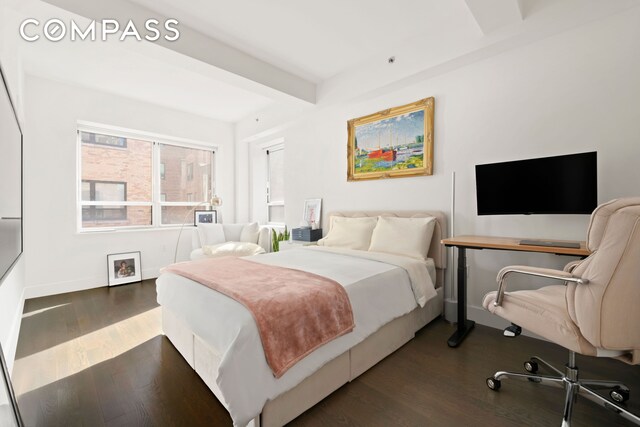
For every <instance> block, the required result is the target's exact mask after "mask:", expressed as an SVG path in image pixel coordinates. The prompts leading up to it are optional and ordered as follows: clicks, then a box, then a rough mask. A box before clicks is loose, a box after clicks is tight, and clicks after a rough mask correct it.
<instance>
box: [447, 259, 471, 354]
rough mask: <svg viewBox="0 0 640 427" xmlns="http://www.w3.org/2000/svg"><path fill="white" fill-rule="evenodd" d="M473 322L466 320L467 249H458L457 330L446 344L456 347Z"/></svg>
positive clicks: (469, 330)
mask: <svg viewBox="0 0 640 427" xmlns="http://www.w3.org/2000/svg"><path fill="white" fill-rule="evenodd" d="M475 324H476V322H474V321H473V320H467V249H466V248H460V247H459V248H458V329H456V331H455V332H454V333H453V335H451V338H449V341H447V344H449V347H457V346H459V345H460V343H462V341H463V340H464V338H465V337H466V336H467V334H468V333H469V332H471V329H473V326H474V325H475Z"/></svg>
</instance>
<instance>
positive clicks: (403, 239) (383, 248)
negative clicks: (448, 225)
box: [369, 216, 436, 260]
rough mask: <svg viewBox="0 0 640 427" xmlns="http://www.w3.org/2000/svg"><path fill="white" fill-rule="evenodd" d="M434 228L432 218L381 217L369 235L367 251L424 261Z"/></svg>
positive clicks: (433, 219)
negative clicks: (369, 243)
mask: <svg viewBox="0 0 640 427" xmlns="http://www.w3.org/2000/svg"><path fill="white" fill-rule="evenodd" d="M435 226H436V219H435V218H434V217H432V216H431V217H426V218H396V217H384V216H381V217H379V218H378V224H377V225H376V228H375V229H374V230H373V234H372V235H371V245H370V246H369V250H370V251H372V252H386V253H391V254H397V255H404V256H408V257H411V258H417V259H421V260H425V259H427V252H429V246H430V245H431V237H432V236H433V229H434V228H435Z"/></svg>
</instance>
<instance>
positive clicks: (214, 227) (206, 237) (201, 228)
mask: <svg viewBox="0 0 640 427" xmlns="http://www.w3.org/2000/svg"><path fill="white" fill-rule="evenodd" d="M198 236H200V246H205V245H217V244H218V243H223V242H225V241H226V240H227V239H226V238H225V235H224V229H223V228H222V224H198Z"/></svg>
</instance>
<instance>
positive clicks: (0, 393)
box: [0, 344, 24, 427]
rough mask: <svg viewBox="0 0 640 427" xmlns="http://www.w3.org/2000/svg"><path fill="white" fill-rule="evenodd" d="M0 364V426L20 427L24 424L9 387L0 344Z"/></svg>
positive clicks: (9, 383)
mask: <svg viewBox="0 0 640 427" xmlns="http://www.w3.org/2000/svg"><path fill="white" fill-rule="evenodd" d="M0 364H2V366H1V367H0V371H1V372H0V375H2V384H1V385H0V426H3V427H4V426H7V427H22V426H23V425H24V424H23V423H22V418H21V417H20V410H19V409H18V401H17V400H16V395H15V393H14V392H13V386H12V385H11V377H10V376H9V369H8V368H7V362H6V361H5V359H4V352H3V350H2V344H0Z"/></svg>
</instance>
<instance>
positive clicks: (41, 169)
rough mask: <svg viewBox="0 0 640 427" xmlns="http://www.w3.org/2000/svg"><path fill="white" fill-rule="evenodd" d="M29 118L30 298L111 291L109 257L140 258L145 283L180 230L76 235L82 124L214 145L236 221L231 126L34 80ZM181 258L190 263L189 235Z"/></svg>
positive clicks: (228, 215) (220, 182) (228, 214)
mask: <svg viewBox="0 0 640 427" xmlns="http://www.w3.org/2000/svg"><path fill="white" fill-rule="evenodd" d="M25 87H26V101H25V114H26V119H27V124H26V130H25V148H24V150H25V161H26V163H27V165H28V166H27V168H26V170H25V195H26V198H25V221H26V229H25V254H26V258H27V259H26V263H27V264H26V290H25V296H26V297H27V298H29V297H34V296H40V295H48V294H54V293H62V292H68V291H72V290H79V289H87V288H91V287H98V286H105V285H106V284H107V269H106V257H107V254H110V253H118V252H129V251H141V252H142V259H141V263H142V268H143V270H142V275H143V278H149V277H156V276H157V275H158V271H159V269H160V268H162V267H163V266H166V265H168V264H169V263H170V262H172V260H173V254H174V248H175V245H176V240H177V236H178V230H177V229H175V228H174V229H167V230H145V231H120V232H104V233H86V234H81V233H78V232H77V231H76V189H77V182H76V161H77V155H76V145H77V139H76V130H77V122H78V120H85V121H90V122H95V123H102V124H106V125H111V126H117V127H122V128H128V129H134V130H139V131H146V132H151V133H156V134H161V135H166V136H171V137H179V138H187V139H191V140H196V141H201V142H206V143H211V144H214V145H216V146H217V147H218V150H217V156H216V169H217V170H216V180H217V192H218V194H219V195H220V196H221V197H222V198H223V200H224V205H223V206H222V214H223V217H224V219H225V221H227V222H231V221H232V220H233V218H234V215H235V212H234V205H235V202H234V169H233V162H234V148H233V126H232V125H230V124H226V123H222V122H218V121H215V120H213V119H208V118H205V117H198V116H194V115H190V114H186V113H182V112H179V111H174V110H170V109H167V108H163V107H158V106H154V105H151V104H146V103H142V102H139V101H134V100H130V99H126V98H122V97H118V96H114V95H110V94H107V93H102V92H97V91H94V90H89V89H85V88H80V87H75V86H69V85H66V84H61V83H57V82H53V81H50V80H44V79H41V78H37V77H33V76H28V77H27V80H26V84H25ZM180 242H181V246H180V254H179V259H188V253H189V250H190V246H191V234H190V230H187V233H184V234H183V236H182V238H181V240H180Z"/></svg>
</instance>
